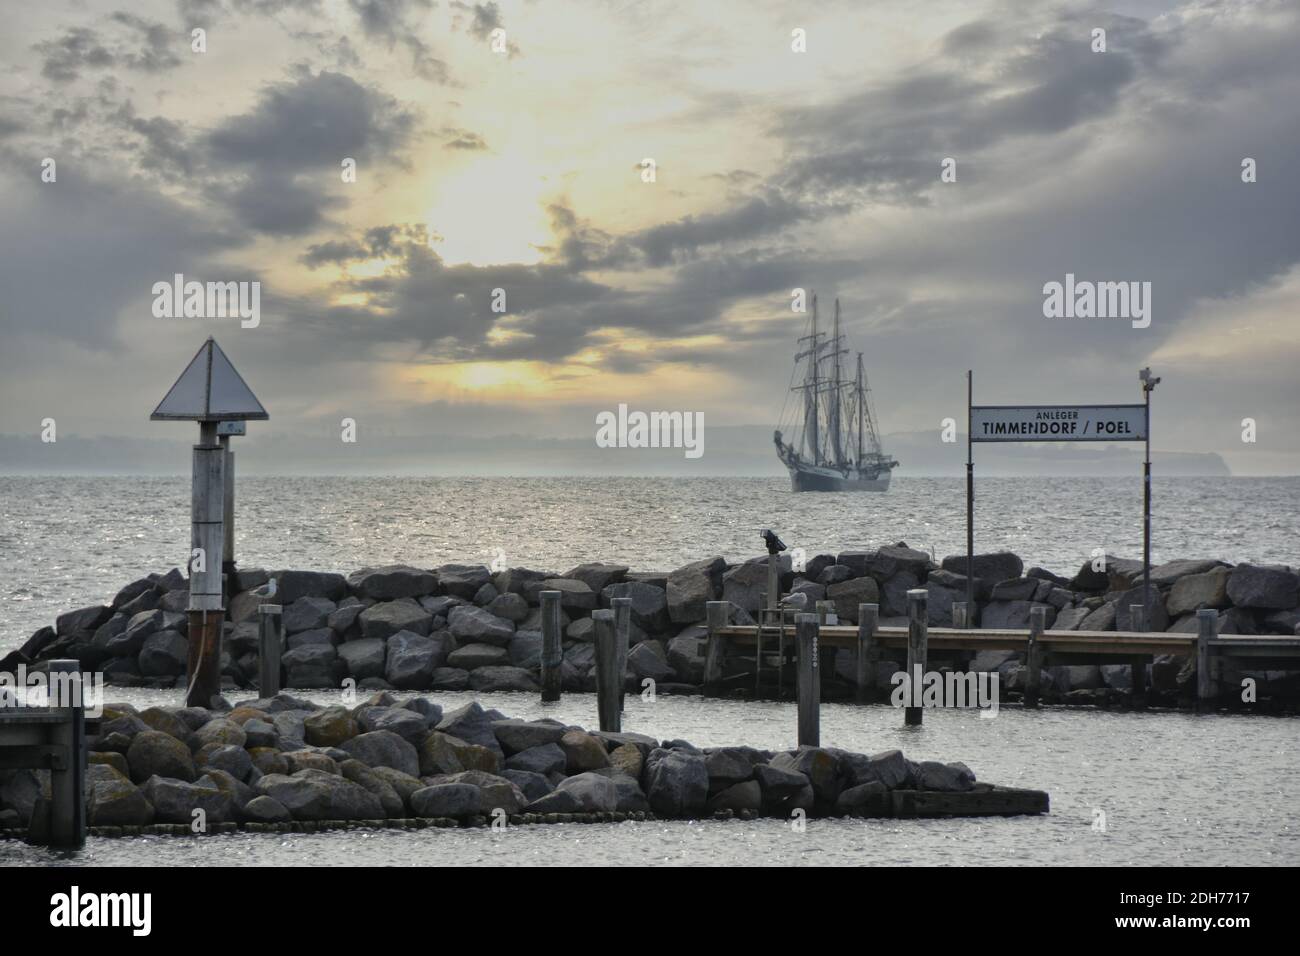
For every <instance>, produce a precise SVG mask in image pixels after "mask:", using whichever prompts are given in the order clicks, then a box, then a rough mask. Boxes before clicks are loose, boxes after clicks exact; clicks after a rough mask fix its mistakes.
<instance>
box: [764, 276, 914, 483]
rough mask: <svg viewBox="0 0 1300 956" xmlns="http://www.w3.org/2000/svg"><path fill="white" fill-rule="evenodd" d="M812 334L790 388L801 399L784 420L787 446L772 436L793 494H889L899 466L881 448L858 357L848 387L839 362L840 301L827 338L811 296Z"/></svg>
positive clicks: (804, 342)
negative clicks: (856, 365) (800, 380)
mask: <svg viewBox="0 0 1300 956" xmlns="http://www.w3.org/2000/svg"><path fill="white" fill-rule="evenodd" d="M810 324H811V331H810V333H809V334H808V335H805V336H804V337H803V338H801V339H799V347H800V348H799V351H798V352H797V353H796V354H795V357H794V362H795V376H796V379H797V378H798V373H799V368H800V363H801V362H802V363H804V364H803V379H802V382H800V383H799V384H795V385H793V386H792V387H791V391H792V392H798V393H802V401H800V402H797V403H795V407H794V409H793V416H792V419H791V421H790V422H787V421H786V420H784V416H783V420H782V422H781V427H782V428H783V429H787V430H788V432H789V434H790V437H791V440H790V442H789V443H787V442H785V441H784V440H783V436H782V432H781V430H778V431H777V432H776V433H775V436H774V440H775V442H776V454H777V457H779V458H780V459H781V463H782V464H784V465H785V467H786V468H787V469H788V470H789V472H790V485H791V488H792V489H793V490H794V491H888V490H889V478H890V473H891V472H892V471H893V469H895V468H897V467H898V462H897V461H895V460H894V459H893V458H891V457H889V456H888V455H886V454H885V453H884V452H883V451H882V450H881V448H880V438H879V436H878V435H877V434H876V423H875V418H874V416H873V415H872V412H871V404H870V400H869V399H870V395H871V388H870V386H868V385H867V376H866V373H865V372H864V371H863V369H862V353H861V352H859V353H858V367H857V375H856V377H855V378H854V379H853V380H852V381H846V380H845V379H844V374H843V363H842V361H841V358H842V357H843V356H845V355H847V354H848V349H846V348H844V347H843V337H842V336H841V335H840V301H839V299H836V300H835V322H834V325H833V326H832V327H831V334H830V335H827V334H826V333H825V332H822V331H821V330H820V329H819V328H818V325H817V296H815V295H814V296H813V307H812V320H811V323H810Z"/></svg>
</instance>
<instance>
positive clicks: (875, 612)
mask: <svg viewBox="0 0 1300 956" xmlns="http://www.w3.org/2000/svg"><path fill="white" fill-rule="evenodd" d="M879 621H880V605H879V604H859V605H858V668H857V673H856V675H855V676H856V678H857V688H856V690H855V692H854V699H855V700H856V701H857V702H858V703H859V704H866V703H869V702H870V701H872V700H873V699H874V698H875V696H876V662H877V660H879V658H880V648H879V645H878V644H877V643H876V625H877V624H878V623H879Z"/></svg>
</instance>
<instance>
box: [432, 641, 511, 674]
mask: <svg viewBox="0 0 1300 956" xmlns="http://www.w3.org/2000/svg"><path fill="white" fill-rule="evenodd" d="M509 660H510V652H509V651H508V650H506V649H505V648H504V647H499V646H497V645H495V644H464V645H462V646H460V647H458V648H456V649H455V650H454V651H452V652H451V653H450V654H448V655H447V665H448V666H449V667H463V668H464V669H465V670H467V671H472V670H474V668H476V667H490V666H492V665H493V664H504V663H506V662H507V661H509Z"/></svg>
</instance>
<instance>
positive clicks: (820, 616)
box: [817, 601, 835, 624]
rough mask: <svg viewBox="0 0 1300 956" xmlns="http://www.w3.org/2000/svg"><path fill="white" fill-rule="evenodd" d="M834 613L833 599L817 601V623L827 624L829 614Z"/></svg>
mask: <svg viewBox="0 0 1300 956" xmlns="http://www.w3.org/2000/svg"><path fill="white" fill-rule="evenodd" d="M834 613H835V602H834V601H818V602H817V623H818V624H829V623H830V616H831V615H832V614H834Z"/></svg>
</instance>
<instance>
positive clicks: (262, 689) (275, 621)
mask: <svg viewBox="0 0 1300 956" xmlns="http://www.w3.org/2000/svg"><path fill="white" fill-rule="evenodd" d="M283 623H284V618H283V617H282V609H281V606H280V605H279V604H259V605H258V606H257V648H258V650H257V653H258V665H259V670H258V673H259V675H260V676H259V680H258V684H257V691H258V693H259V694H261V695H262V696H263V697H274V696H275V695H276V694H278V693H280V655H282V654H283V653H284V641H283V639H282V636H281V635H282V633H283Z"/></svg>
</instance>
